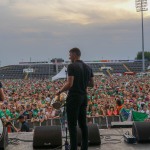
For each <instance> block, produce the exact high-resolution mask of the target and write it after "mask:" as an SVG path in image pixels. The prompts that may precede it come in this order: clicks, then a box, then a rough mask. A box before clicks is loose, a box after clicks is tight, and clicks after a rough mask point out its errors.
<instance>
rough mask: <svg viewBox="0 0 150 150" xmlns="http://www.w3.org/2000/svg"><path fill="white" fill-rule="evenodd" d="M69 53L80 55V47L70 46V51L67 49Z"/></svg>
mask: <svg viewBox="0 0 150 150" xmlns="http://www.w3.org/2000/svg"><path fill="white" fill-rule="evenodd" d="M69 52H70V53H75V54H76V55H77V56H79V57H80V56H81V51H80V49H79V48H77V47H74V48H72V49H70V51H69Z"/></svg>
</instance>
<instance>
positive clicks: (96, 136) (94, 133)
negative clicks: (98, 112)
mask: <svg viewBox="0 0 150 150" xmlns="http://www.w3.org/2000/svg"><path fill="white" fill-rule="evenodd" d="M88 134H89V136H88V140H89V145H90V146H96V145H100V144H101V139H100V132H99V129H98V126H97V124H91V125H88ZM77 138H78V145H79V146H80V145H81V138H82V137H81V130H80V128H79V127H78V128H77Z"/></svg>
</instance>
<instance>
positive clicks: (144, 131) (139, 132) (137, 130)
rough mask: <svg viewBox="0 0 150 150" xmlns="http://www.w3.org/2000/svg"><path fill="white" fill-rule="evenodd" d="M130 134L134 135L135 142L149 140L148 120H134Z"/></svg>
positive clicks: (149, 126)
mask: <svg viewBox="0 0 150 150" xmlns="http://www.w3.org/2000/svg"><path fill="white" fill-rule="evenodd" d="M132 135H133V136H135V137H136V139H137V142H150V122H134V123H133V126H132Z"/></svg>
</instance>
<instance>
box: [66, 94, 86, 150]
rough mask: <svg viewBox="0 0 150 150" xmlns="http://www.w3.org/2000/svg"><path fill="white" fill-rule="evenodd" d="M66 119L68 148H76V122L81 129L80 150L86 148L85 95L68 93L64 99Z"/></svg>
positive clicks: (75, 149)
mask: <svg viewBox="0 0 150 150" xmlns="http://www.w3.org/2000/svg"><path fill="white" fill-rule="evenodd" d="M66 106H67V120H68V129H69V134H70V146H71V149H70V150H77V122H78V125H79V128H80V129H81V135H82V141H81V150H87V149H88V128H87V123H86V107H87V95H86V94H85V95H79V94H69V95H68V97H67V101H66Z"/></svg>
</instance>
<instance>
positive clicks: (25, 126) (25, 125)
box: [21, 121, 29, 132]
mask: <svg viewBox="0 0 150 150" xmlns="http://www.w3.org/2000/svg"><path fill="white" fill-rule="evenodd" d="M21 132H29V125H28V123H27V122H25V121H24V122H23V123H22V126H21Z"/></svg>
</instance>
